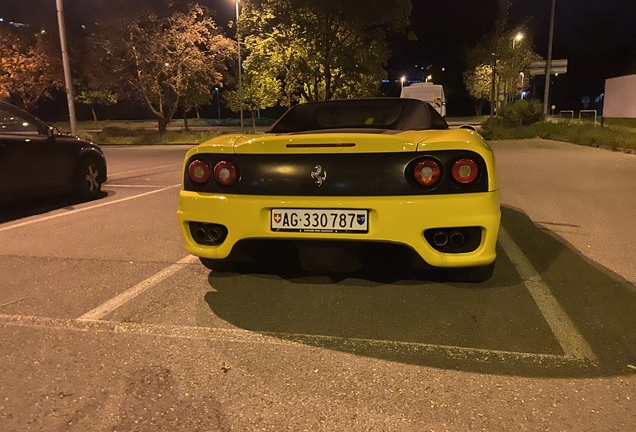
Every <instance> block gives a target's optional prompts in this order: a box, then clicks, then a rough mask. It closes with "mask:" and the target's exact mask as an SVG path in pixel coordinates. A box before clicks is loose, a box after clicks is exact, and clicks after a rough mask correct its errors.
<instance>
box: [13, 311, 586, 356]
mask: <svg viewBox="0 0 636 432" xmlns="http://www.w3.org/2000/svg"><path fill="white" fill-rule="evenodd" d="M0 326H5V327H28V328H41V329H46V330H50V329H53V330H61V331H77V332H95V333H114V334H122V335H133V336H150V337H161V338H172V339H187V340H201V341H215V342H231V343H244V344H255V343H258V344H268V345H287V346H289V345H294V346H299V345H300V346H329V347H335V348H336V349H337V348H338V347H342V348H346V349H347V350H348V351H349V350H352V351H357V350H368V349H369V348H371V349H378V350H391V351H395V350H404V351H408V352H409V353H419V354H421V355H423V356H431V355H437V356H439V355H441V356H444V357H445V358H449V359H453V360H458V359H469V360H471V361H476V362H481V363H484V362H492V361H500V362H506V363H522V362H533V363H536V364H538V365H541V366H542V367H548V366H554V365H557V366H558V365H576V366H580V367H586V368H589V367H595V365H594V363H591V362H590V361H589V360H588V359H579V358H574V357H571V356H568V355H562V354H542V353H525V352H516V351H501V350H491V349H483V348H469V347H459V346H447V345H435V344H426V343H420V342H401V341H386V340H375V339H363V338H343V337H337V336H320V335H307V334H295V333H274V332H254V331H248V330H243V329H223V328H214V327H194V326H180V325H164V324H146V323H130V322H119V321H102V320H83V319H61V318H48V317H39V316H21V315H5V314H0Z"/></svg>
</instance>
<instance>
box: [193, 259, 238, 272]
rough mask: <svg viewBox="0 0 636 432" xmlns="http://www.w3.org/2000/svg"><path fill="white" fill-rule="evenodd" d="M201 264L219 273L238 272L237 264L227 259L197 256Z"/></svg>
mask: <svg viewBox="0 0 636 432" xmlns="http://www.w3.org/2000/svg"><path fill="white" fill-rule="evenodd" d="M199 260H200V261H201V264H203V265H204V266H205V267H206V268H207V269H208V270H212V271H215V272H219V273H225V272H228V273H236V272H238V268H239V266H238V264H237V263H235V262H233V261H229V260H227V259H210V258H201V257H199Z"/></svg>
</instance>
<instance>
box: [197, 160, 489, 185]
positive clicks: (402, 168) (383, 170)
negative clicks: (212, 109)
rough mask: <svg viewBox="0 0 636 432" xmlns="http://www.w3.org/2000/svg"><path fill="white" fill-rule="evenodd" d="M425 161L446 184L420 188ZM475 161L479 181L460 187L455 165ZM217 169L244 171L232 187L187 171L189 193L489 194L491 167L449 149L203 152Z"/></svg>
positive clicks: (482, 161) (481, 161)
mask: <svg viewBox="0 0 636 432" xmlns="http://www.w3.org/2000/svg"><path fill="white" fill-rule="evenodd" d="M422 157H434V158H436V159H437V160H438V161H439V162H440V163H441V165H442V180H441V182H440V183H438V184H437V185H436V186H435V187H433V188H424V187H422V186H419V185H418V184H417V182H415V181H414V180H413V179H412V167H413V166H414V164H416V163H417V161H418V160H419V159H421V158H422ZM464 157H470V158H471V159H473V160H475V161H476V162H477V165H478V167H479V170H480V174H479V177H478V178H477V180H476V181H475V182H474V183H471V184H469V185H460V184H458V183H456V182H455V181H454V180H453V178H452V176H451V167H452V164H453V163H454V162H455V161H456V160H458V159H461V158H464ZM201 158H205V159H207V160H208V161H209V162H210V165H211V166H212V167H214V165H215V164H216V163H217V162H219V161H220V160H231V161H233V162H234V163H236V164H237V165H238V167H239V170H240V172H241V178H240V180H239V182H238V183H237V184H235V185H233V186H231V187H224V186H219V185H218V184H216V183H215V182H214V181H213V180H211V181H210V182H209V183H208V184H206V185H203V186H199V185H195V184H194V183H192V182H191V181H190V179H189V178H188V176H187V173H185V189H186V190H190V191H200V192H213V193H232V194H246V195H283V196H399V195H417V194H453V193H468V192H486V191H488V176H487V172H486V164H485V162H484V160H483V159H482V158H481V156H479V155H478V154H477V153H474V152H469V151H455V150H444V151H435V152H427V153H423V152H417V153H416V152H408V153H405V152H400V153H340V154H306V153H303V154H248V155H229V156H228V155H222V154H212V153H208V154H198V155H196V156H194V157H192V158H191V159H190V160H189V161H188V163H190V161H191V160H192V159H201ZM312 173H313V174H314V175H313V176H312Z"/></svg>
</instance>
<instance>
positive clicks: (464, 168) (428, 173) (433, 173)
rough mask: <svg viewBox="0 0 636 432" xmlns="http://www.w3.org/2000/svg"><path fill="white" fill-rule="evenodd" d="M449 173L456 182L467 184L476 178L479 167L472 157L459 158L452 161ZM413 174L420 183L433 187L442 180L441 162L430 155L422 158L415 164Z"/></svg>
mask: <svg viewBox="0 0 636 432" xmlns="http://www.w3.org/2000/svg"><path fill="white" fill-rule="evenodd" d="M451 175H452V177H453V180H455V181H456V182H457V183H459V184H462V185H467V184H470V183H473V182H474V181H475V180H477V178H478V177H479V167H478V166H477V162H475V161H474V160H473V159H469V158H461V159H459V160H457V161H455V162H454V163H453V165H452V168H451ZM413 176H414V177H415V181H417V182H418V183H419V184H420V185H422V186H425V187H427V188H430V187H433V186H435V185H437V184H438V183H439V182H440V181H441V180H442V164H441V163H440V162H439V161H438V160H437V159H435V158H432V157H426V158H422V159H420V160H419V162H417V165H415V168H414V169H413Z"/></svg>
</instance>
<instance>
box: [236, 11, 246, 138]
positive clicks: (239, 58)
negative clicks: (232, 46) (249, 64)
mask: <svg viewBox="0 0 636 432" xmlns="http://www.w3.org/2000/svg"><path fill="white" fill-rule="evenodd" d="M236 43H237V46H238V79H239V110H240V111H241V133H244V128H243V81H242V79H241V73H242V70H241V69H243V66H242V62H241V38H240V36H239V0H236Z"/></svg>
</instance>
